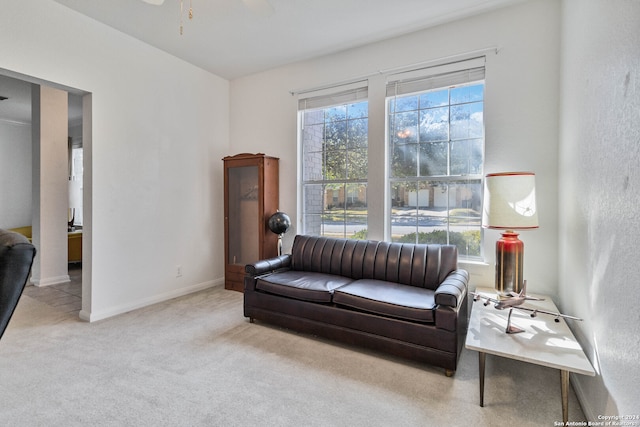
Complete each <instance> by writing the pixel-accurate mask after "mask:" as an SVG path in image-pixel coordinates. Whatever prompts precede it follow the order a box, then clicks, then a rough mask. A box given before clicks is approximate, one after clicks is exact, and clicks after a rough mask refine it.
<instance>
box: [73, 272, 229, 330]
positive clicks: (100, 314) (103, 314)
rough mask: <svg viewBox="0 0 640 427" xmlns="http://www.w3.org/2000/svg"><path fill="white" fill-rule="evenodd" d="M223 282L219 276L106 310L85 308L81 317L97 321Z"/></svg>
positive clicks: (89, 320)
mask: <svg viewBox="0 0 640 427" xmlns="http://www.w3.org/2000/svg"><path fill="white" fill-rule="evenodd" d="M222 284H224V278H219V279H215V280H209V281H207V282H203V283H198V284H195V285H192V286H186V287H184V288H180V289H175V290H173V291H170V292H165V293H163V294H158V295H154V296H152V297H149V298H143V299H141V300H139V301H132V302H130V303H127V304H123V305H120V306H117V307H112V308H109V309H106V310H101V311H97V312H90V313H88V312H86V311H85V310H81V311H80V319H82V320H84V321H87V322H96V321H98V320H103V319H107V318H109V317H113V316H117V315H119V314H123V313H127V312H129V311H133V310H137V309H139V308H143V307H147V306H149V305H153V304H157V303H159V302H164V301H168V300H170V299H173V298H177V297H181V296H184V295H188V294H192V293H194V292H198V291H202V290H204V289H208V288H212V287H214V286H218V285H222Z"/></svg>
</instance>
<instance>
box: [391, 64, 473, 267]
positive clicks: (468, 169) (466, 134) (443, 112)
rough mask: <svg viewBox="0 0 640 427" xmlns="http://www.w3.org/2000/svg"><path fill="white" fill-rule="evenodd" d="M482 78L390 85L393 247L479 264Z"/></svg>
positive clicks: (443, 77)
mask: <svg viewBox="0 0 640 427" xmlns="http://www.w3.org/2000/svg"><path fill="white" fill-rule="evenodd" d="M483 78H484V68H480V69H474V70H465V71H463V72H454V73H444V74H439V75H435V76H426V77H421V78H409V79H407V80H405V81H402V80H395V81H391V82H390V83H388V84H387V113H388V115H387V129H388V132H389V134H388V135H387V141H388V147H389V156H388V158H389V165H388V167H389V194H390V197H391V203H390V206H391V211H390V212H389V219H390V222H391V227H390V230H391V236H390V237H391V240H393V241H398V242H411V243H449V244H455V245H456V246H457V247H458V250H459V253H460V255H461V257H464V258H476V257H477V258H479V257H480V256H481V244H480V242H481V224H480V222H481V205H482V173H483V154H484V117H483V111H484V83H483V81H482V80H480V79H483ZM469 80H474V81H469ZM458 82H462V83H458ZM421 89H423V90H421Z"/></svg>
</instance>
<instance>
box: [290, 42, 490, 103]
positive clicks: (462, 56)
mask: <svg viewBox="0 0 640 427" xmlns="http://www.w3.org/2000/svg"><path fill="white" fill-rule="evenodd" d="M491 52H494V54H495V55H497V54H498V52H500V47H499V46H492V47H485V48H482V49H477V50H472V51H469V52H464V53H457V54H454V55H449V56H443V57H441V58H436V59H429V60H427V61H422V62H416V63H414V64H409V65H403V66H401V67H395V68H388V69H385V70H378V71H376V72H373V73H369V74H365V75H363V76H358V77H353V78H350V79H347V80H342V81H340V82H337V83H336V82H333V83H327V84H325V85H321V86H316V87H313V88H307V89H295V90H290V91H289V93H290V94H291V96H296V95H303V94H305V93H310V92H316V91H319V90H325V89H331V88H334V87H340V86H344V85H348V84H352V83H357V82H361V81H364V80H367V79H368V78H369V77H373V76H378V75H384V74H395V73H398V72H401V71H409V70H412V69H418V68H429V67H435V66H438V65H443V64H446V63H453V62H457V61H464V60H467V59H473V58H474V55H482V54H486V53H491Z"/></svg>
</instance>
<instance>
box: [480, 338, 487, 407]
mask: <svg viewBox="0 0 640 427" xmlns="http://www.w3.org/2000/svg"><path fill="white" fill-rule="evenodd" d="M486 359H487V353H484V352H482V351H480V352H478V365H479V366H478V367H479V368H480V406H481V407H484V362H485V360H486Z"/></svg>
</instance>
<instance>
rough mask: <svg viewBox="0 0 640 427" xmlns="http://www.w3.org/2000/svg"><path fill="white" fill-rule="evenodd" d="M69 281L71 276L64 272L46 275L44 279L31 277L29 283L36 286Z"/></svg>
mask: <svg viewBox="0 0 640 427" xmlns="http://www.w3.org/2000/svg"><path fill="white" fill-rule="evenodd" d="M70 281H71V278H70V277H69V275H68V274H65V275H64V276H57V277H46V278H44V279H34V278H33V277H31V283H33V285H34V286H38V287H44V286H51V285H58V284H60V283H68V282H70Z"/></svg>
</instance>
